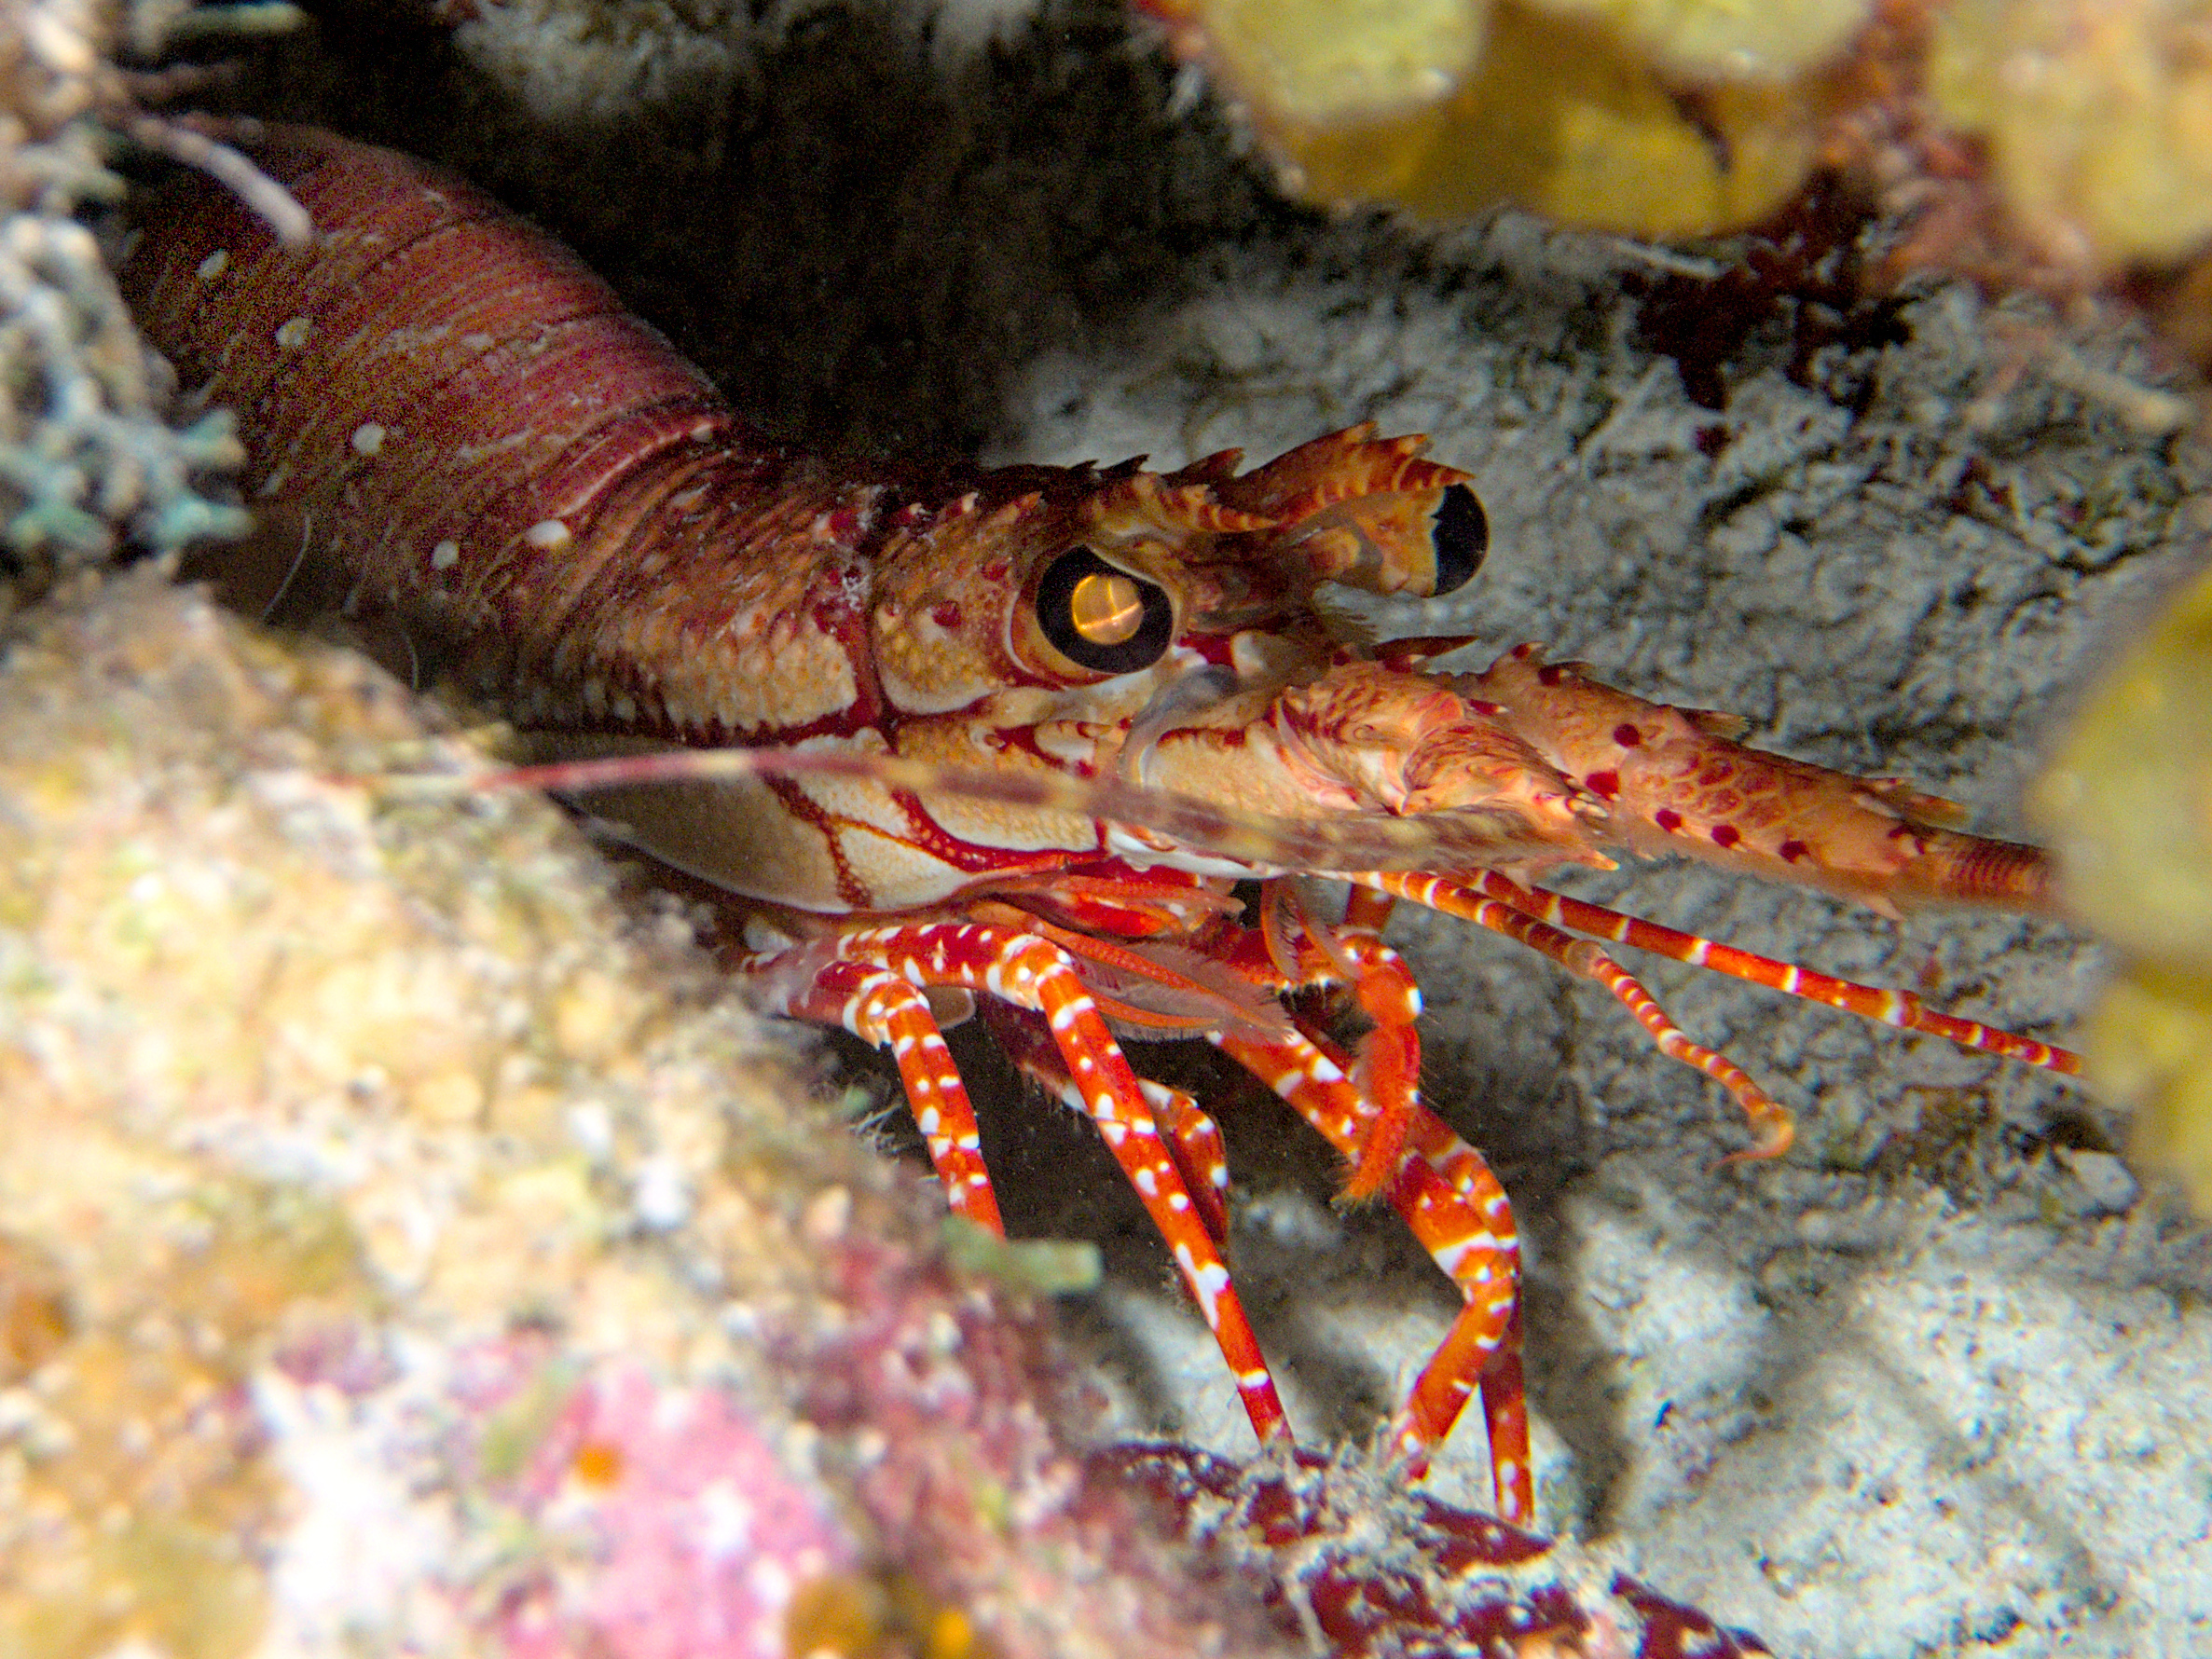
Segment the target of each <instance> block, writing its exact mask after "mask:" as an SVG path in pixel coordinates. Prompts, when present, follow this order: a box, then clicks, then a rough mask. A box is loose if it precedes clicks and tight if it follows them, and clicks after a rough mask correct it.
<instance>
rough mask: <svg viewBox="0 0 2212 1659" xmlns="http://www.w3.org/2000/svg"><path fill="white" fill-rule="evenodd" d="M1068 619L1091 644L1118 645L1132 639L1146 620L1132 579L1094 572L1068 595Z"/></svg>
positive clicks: (1143, 604) (1098, 571)
mask: <svg viewBox="0 0 2212 1659" xmlns="http://www.w3.org/2000/svg"><path fill="white" fill-rule="evenodd" d="M1067 620H1068V621H1069V622H1071V623H1073V624H1075V630H1076V632H1077V633H1079V634H1080V635H1081V636H1082V637H1083V638H1085V639H1088V640H1089V641H1090V642H1091V643H1092V644H1093V645H1120V644H1121V643H1123V642H1124V641H1125V640H1128V639H1131V638H1134V637H1135V634H1136V631H1137V628H1138V626H1139V625H1140V624H1142V623H1143V622H1144V620H1145V598H1144V595H1143V594H1142V593H1140V592H1139V591H1138V589H1137V584H1136V579H1135V578H1134V577H1132V576H1124V575H1122V574H1121V573H1120V571H1119V570H1093V571H1092V572H1091V574H1090V575H1088V576H1086V577H1084V578H1083V579H1082V581H1080V582H1079V583H1076V585H1075V591H1074V592H1073V593H1071V594H1069V595H1068V596H1067Z"/></svg>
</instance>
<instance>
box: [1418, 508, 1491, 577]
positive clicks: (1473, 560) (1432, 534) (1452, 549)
mask: <svg viewBox="0 0 2212 1659" xmlns="http://www.w3.org/2000/svg"><path fill="white" fill-rule="evenodd" d="M1429 545H1430V546H1431V547H1433V548H1435V549H1436V586H1435V587H1433V588H1431V589H1430V590H1429V591H1430V592H1431V593H1432V594H1449V593H1454V592H1457V591H1458V590H1459V589H1460V588H1463V587H1464V586H1466V584H1467V583H1468V582H1469V581H1470V580H1471V579H1472V578H1473V577H1474V574H1475V572H1476V571H1477V570H1479V569H1482V555H1483V554H1484V553H1486V552H1488V551H1489V549H1490V520H1489V519H1488V518H1487V517H1485V516H1484V515H1483V511H1482V502H1481V501H1480V500H1477V497H1476V494H1475V492H1474V491H1473V490H1471V489H1469V488H1468V487H1466V486H1465V485H1463V484H1454V485H1452V486H1450V487H1448V488H1447V489H1446V490H1445V491H1444V500H1442V501H1440V502H1439V503H1437V506H1436V512H1435V513H1433V514H1430V516H1429Z"/></svg>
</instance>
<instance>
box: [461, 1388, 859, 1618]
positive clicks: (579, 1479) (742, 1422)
mask: <svg viewBox="0 0 2212 1659" xmlns="http://www.w3.org/2000/svg"><path fill="white" fill-rule="evenodd" d="M530 1392H536V1391H534V1390H533V1391H530ZM511 1409H514V1410H516V1411H519V1412H522V1413H525V1414H529V1412H530V1411H531V1406H530V1404H529V1392H526V1394H525V1395H523V1396H521V1397H518V1398H517V1399H516V1401H515V1402H514V1404H513V1405H512V1407H511ZM548 1415H549V1417H550V1421H549V1422H548V1423H547V1425H546V1427H545V1428H544V1430H543V1433H542V1435H541V1436H540V1437H538V1438H537V1440H536V1442H535V1444H534V1445H533V1446H530V1447H529V1449H528V1452H527V1460H526V1461H525V1462H524V1464H523V1466H522V1468H521V1470H520V1472H519V1473H518V1474H515V1476H513V1478H512V1479H511V1481H509V1482H495V1488H496V1489H497V1490H498V1491H499V1492H500V1495H501V1497H502V1498H503V1499H504V1500H505V1501H506V1502H507V1503H508V1504H510V1505H511V1506H512V1507H513V1509H514V1511H515V1515H516V1518H517V1519H518V1520H519V1521H520V1522H521V1523H522V1524H523V1528H524V1529H525V1530H526V1531H527V1534H528V1535H529V1538H530V1540H531V1542H530V1544H529V1546H528V1547H526V1549H525V1550H523V1551H522V1552H521V1554H522V1556H524V1558H525V1561H526V1563H527V1565H526V1566H524V1567H523V1569H522V1570H520V1571H518V1573H517V1575H516V1576H515V1579H514V1581H513V1582H512V1584H511V1587H510V1588H509V1590H508V1592H507V1594H506V1595H505V1596H504V1597H501V1605H500V1607H499V1609H498V1611H497V1613H496V1615H495V1620H496V1628H497V1630H498V1633H499V1635H500V1636H501V1638H503V1640H504V1642H505V1644H506V1652H509V1653H510V1654H512V1655H514V1659H784V1655H785V1650H786V1643H785V1631H786V1627H787V1621H788V1619H789V1615H790V1603H791V1599H792V1597H793V1596H794V1595H795V1594H796V1593H798V1592H799V1591H801V1590H802V1589H803V1588H804V1587H805V1586H806V1585H807V1584H811V1583H813V1582H814V1581H817V1580H818V1579H820V1578H822V1577H823V1576H824V1575H825V1574H829V1573H831V1572H837V1571H841V1570H847V1569H849V1568H850V1567H851V1565H852V1562H853V1559H854V1554H855V1552H854V1548H853V1545H852V1542H851V1540H850V1539H849V1538H848V1537H846V1536H845V1533H844V1532H843V1531H842V1530H841V1529H839V1528H838V1527H837V1526H836V1525H835V1523H834V1522H833V1521H832V1520H831V1518H830V1517H829V1515H827V1514H826V1513H825V1512H824V1510H823V1508H822V1506H821V1505H820V1503H819V1502H818V1501H817V1500H816V1498H815V1496H814V1495H813V1494H812V1493H811V1492H810V1491H808V1490H807V1489H806V1488H804V1486H802V1485H800V1484H799V1483H798V1482H797V1481H795V1480H794V1479H793V1478H792V1476H791V1475H790V1473H789V1472H787V1470H786V1469H785V1467H784V1465H783V1464H782V1462H781V1461H780V1460H778V1458H777V1457H776V1452H775V1450H774V1449H773V1448H772V1447H771V1446H769V1445H768V1444H767V1442H766V1441H765V1440H764V1439H763V1437H762V1435H761V1433H760V1431H759V1430H758V1428H757V1427H756V1426H755V1425H754V1423H753V1422H752V1420H751V1419H749V1417H748V1416H747V1415H745V1414H744V1413H743V1412H741V1411H740V1410H739V1409H738V1408H737V1406H736V1405H735V1404H734V1403H733V1401H732V1400H731V1399H730V1398H729V1397H727V1396H726V1395H725V1394H724V1393H722V1392H719V1391H717V1390H715V1389H713V1388H705V1387H676V1386H670V1385H666V1384H662V1383H658V1382H656V1381H654V1380H653V1378H651V1377H649V1376H648V1375H647V1374H646V1373H645V1372H644V1371H643V1370H641V1369H639V1368H638V1367H635V1366H606V1367H602V1368H601V1369H599V1370H598V1371H596V1372H595V1373H593V1374H591V1375H589V1376H586V1377H584V1378H582V1379H581V1380H579V1381H577V1382H575V1383H574V1384H573V1386H572V1387H570V1389H569V1390H568V1392H567V1393H566V1395H565V1397H556V1403H552V1404H551V1410H550V1412H549V1414H548Z"/></svg>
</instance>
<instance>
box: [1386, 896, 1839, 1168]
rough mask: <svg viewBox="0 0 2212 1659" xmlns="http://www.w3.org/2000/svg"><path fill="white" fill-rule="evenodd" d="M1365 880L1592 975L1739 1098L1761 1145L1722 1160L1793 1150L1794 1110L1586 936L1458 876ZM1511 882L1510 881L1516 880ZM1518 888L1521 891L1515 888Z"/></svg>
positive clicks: (1656, 1035) (1670, 1052)
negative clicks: (1681, 1021) (1700, 1039)
mask: <svg viewBox="0 0 2212 1659" xmlns="http://www.w3.org/2000/svg"><path fill="white" fill-rule="evenodd" d="M1351 879H1352V880H1353V881H1356V882H1358V883H1360V884H1362V885H1365V886H1371V887H1376V888H1379V889H1381V891H1382V892H1385V893H1390V894H1394V895H1395V896H1396V897H1398V898H1407V899H1410V900H1412V901H1413V902H1414V903H1415V904H1420V905H1425V906H1427V907H1428V908H1429V909H1430V910H1433V911H1441V912H1443V913H1444V914H1446V915H1448V916H1457V917H1459V918H1460V919H1461V920H1462V921H1466V922H1473V923H1474V924H1476V925H1477V926H1479V927H1487V928H1489V929H1490V930H1491V932H1493V933H1502V934H1504V936H1505V937H1506V938H1508V939H1516V940H1518V941H1519V942H1520V943H1521V944H1524V945H1526V946H1528V947H1529V949H1531V950H1532V951H1535V952H1538V953H1541V954H1543V955H1546V956H1548V957H1550V958H1551V959H1552V960H1553V961H1554V962H1556V963H1558V964H1559V966H1560V967H1563V968H1565V969H1566V970H1567V971H1568V972H1569V973H1571V974H1573V975H1575V976H1577V977H1578V978H1581V979H1586V980H1596V981H1597V982H1598V983H1599V984H1601V985H1602V986H1604V987H1605V989H1606V990H1608V991H1610V992H1612V993H1613V994H1614V997H1615V999H1617V1000H1618V1001H1619V1002H1620V1004H1621V1006H1622V1007H1624V1008H1627V1009H1628V1012H1629V1013H1631V1014H1633V1015H1634V1016H1635V1017H1636V1022H1637V1023H1638V1024H1640V1025H1642V1027H1643V1029H1644V1030H1645V1031H1646V1032H1648V1033H1649V1034H1650V1035H1651V1039H1652V1043H1653V1045H1654V1046H1655V1047H1656V1048H1657V1049H1658V1050H1659V1052H1660V1053H1662V1054H1664V1055H1666V1056H1667V1057H1668V1058H1669V1060H1679V1061H1680V1062H1682V1063H1683V1064H1684V1065H1686V1066H1689V1067H1691V1068H1692V1069H1693V1070H1696V1071H1700V1072H1703V1073H1704V1074H1705V1075H1706V1076H1709V1077H1711V1079H1712V1080H1713V1081H1714V1082H1716V1083H1718V1084H1719V1085H1720V1086H1721V1087H1722V1088H1724V1089H1725V1090H1727V1091H1728V1092H1729V1093H1730V1094H1732V1095H1734V1096H1735V1097H1736V1103H1737V1104H1738V1105H1739V1106H1741V1107H1742V1108H1743V1112H1744V1116H1745V1117H1749V1118H1750V1119H1751V1124H1752V1131H1753V1132H1754V1133H1756V1134H1757V1135H1758V1137H1759V1139H1758V1144H1757V1145H1753V1146H1752V1147H1750V1148H1748V1149H1746V1150H1745V1151H1742V1152H1732V1153H1730V1154H1729V1155H1728V1156H1727V1157H1726V1158H1724V1159H1722V1160H1721V1161H1722V1162H1723V1163H1737V1162H1740V1161H1742V1160H1744V1159H1759V1158H1779V1157H1780V1156H1781V1155H1782V1154H1783V1153H1785V1152H1787V1151H1788V1150H1789V1149H1790V1143H1791V1142H1792V1141H1793V1140H1795V1139H1796V1136H1797V1126H1796V1124H1795V1123H1794V1122H1793V1120H1792V1118H1791V1117H1790V1114H1789V1111H1788V1110H1787V1109H1786V1108H1785V1107H1784V1106H1783V1105H1782V1104H1780V1103H1779V1101H1777V1100H1775V1099H1774V1097H1773V1096H1771V1095H1769V1094H1768V1093H1767V1092H1766V1091H1765V1090H1764V1089H1761V1088H1760V1087H1759V1086H1758V1085H1757V1084H1756V1083H1754V1082H1752V1079H1751V1076H1750V1075H1749V1074H1748V1073H1746V1072H1745V1071H1744V1069H1743V1068H1742V1067H1741V1066H1739V1065H1738V1064H1737V1063H1735V1062H1734V1061H1733V1060H1730V1059H1729V1058H1728V1057H1727V1056H1726V1055H1725V1054H1723V1053H1720V1052H1718V1051H1717V1050H1715V1049H1708V1048H1707V1047H1705V1045H1704V1044H1702V1043H1697V1042H1693V1041H1692V1040H1691V1039H1690V1037H1689V1036H1688V1035H1686V1034H1685V1033H1684V1032H1683V1030H1682V1028H1681V1027H1680V1026H1678V1025H1676V1024H1675V1023H1674V1021H1672V1020H1671V1019H1669V1017H1668V1014H1667V1010H1666V1009H1664V1008H1661V1007H1660V1006H1659V1004H1658V1001H1657V999H1656V998H1655V997H1654V996H1653V995H1652V994H1651V993H1650V992H1649V991H1646V990H1645V989H1644V988H1643V986H1642V984H1640V983H1639V982H1638V981H1637V979H1636V977H1635V975H1633V974H1631V973H1630V972H1628V969H1627V968H1625V967H1622V966H1621V965H1620V964H1619V963H1617V962H1615V961H1614V959H1613V958H1612V957H1610V956H1608V955H1607V954H1606V953H1604V952H1602V951H1601V950H1600V949H1598V947H1597V946H1596V945H1594V944H1592V943H1590V941H1589V940H1588V939H1576V938H1574V937H1573V935H1571V934H1566V933H1562V932H1560V931H1559V929H1558V928H1557V927H1554V926H1553V925H1551V924H1550V923H1548V922H1546V921H1543V920H1542V919H1540V918H1539V917H1538V916H1536V915H1534V914H1532V913H1531V912H1530V911H1527V910H1523V909H1521V908H1520V907H1519V906H1518V905H1517V904H1514V903H1512V902H1510V901H1508V900H1505V899H1501V898H1484V897H1483V896H1482V895H1481V894H1480V893H1479V892H1477V891H1476V890H1475V889H1474V888H1471V887H1466V886H1463V885H1461V884H1459V883H1457V882H1449V881H1446V880H1445V879H1444V878H1443V877H1441V876H1432V875H1420V874H1416V873H1412V872H1409V871H1376V872H1370V873H1367V874H1364V875H1357V876H1353V877H1352V878H1351ZM1506 885H1508V886H1511V885H1512V884H1511V883H1507V884H1506ZM1514 890H1515V891H1516V892H1522V891H1523V890H1522V889H1520V888H1518V887H1516V888H1515V889H1514Z"/></svg>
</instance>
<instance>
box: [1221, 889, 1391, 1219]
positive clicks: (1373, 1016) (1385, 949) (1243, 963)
mask: <svg viewBox="0 0 2212 1659" xmlns="http://www.w3.org/2000/svg"><path fill="white" fill-rule="evenodd" d="M1363 891H1366V889H1363V888H1357V887H1355V888H1353V893H1354V894H1357V893H1360V892H1363ZM1377 897H1379V898H1380V896H1377ZM1379 908H1380V913H1381V916H1382V917H1383V918H1384V919H1387V918H1388V914H1389V908H1390V901H1389V900H1388V898H1381V902H1380V907H1379ZM1377 909H1378V907H1377V906H1374V905H1369V906H1365V907H1363V912H1373V911H1376V910H1377ZM1260 921H1261V926H1260V929H1259V931H1258V933H1257V935H1256V934H1253V933H1251V932H1249V931H1247V932H1246V933H1245V934H1244V935H1243V938H1242V939H1239V940H1237V941H1236V944H1235V945H1234V947H1233V948H1232V950H1231V952H1230V959H1231V961H1232V963H1233V965H1234V966H1235V967H1236V968H1237V970H1238V971H1239V972H1240V973H1242V974H1243V975H1244V977H1246V978H1247V979H1249V980H1252V981H1253V982H1254V983H1255V984H1259V985H1266V986H1268V987H1270V988H1271V989H1275V990H1298V991H1302V990H1309V989H1315V988H1320V987H1327V986H1344V987H1346V988H1347V989H1349V990H1350V992H1351V993H1352V998H1353V1002H1354V1003H1356V1004H1357V1005H1358V1007H1359V1009H1360V1011H1361V1012H1362V1013H1364V1014H1365V1015H1367V1019H1368V1020H1369V1021H1372V1023H1373V1028H1372V1029H1371V1030H1370V1031H1369V1032H1368V1033H1367V1035H1365V1036H1364V1037H1362V1038H1361V1039H1360V1041H1359V1049H1358V1060H1357V1062H1356V1063H1355V1064H1354V1066H1353V1074H1352V1084H1353V1090H1354V1092H1355V1093H1356V1094H1357V1096H1358V1097H1359V1098H1360V1099H1362V1100H1364V1101H1367V1103H1369V1104H1371V1105H1372V1106H1373V1107H1374V1110H1373V1112H1372V1113H1370V1114H1369V1116H1368V1117H1367V1120H1366V1130H1367V1139H1366V1141H1365V1143H1364V1144H1363V1145H1361V1146H1360V1148H1359V1150H1358V1151H1357V1152H1353V1153H1346V1154H1345V1156H1346V1157H1347V1158H1348V1159H1350V1160H1351V1165H1352V1168H1351V1172H1350V1174H1349V1175H1348V1176H1347V1177H1346V1179H1345V1182H1344V1194H1343V1196H1344V1198H1345V1199H1346V1200H1348V1201H1350V1202H1353V1203H1358V1202H1361V1201H1362V1200H1367V1199H1370V1198H1373V1197H1374V1196H1375V1195H1376V1194H1377V1193H1379V1192H1381V1191H1382V1190H1383V1189H1384V1188H1385V1187H1386V1186H1388V1185H1389V1184H1390V1180H1391V1177H1392V1176H1393V1175H1394V1174H1395V1172H1396V1171H1397V1167H1398V1164H1399V1162H1400V1161H1401V1160H1402V1159H1404V1157H1405V1154H1406V1145H1407V1136H1408V1134H1409V1133H1410V1132H1411V1130H1412V1125H1413V1119H1414V1115H1415V1113H1417V1112H1418V1111H1420V1109H1421V1036H1420V1034H1419V1033H1418V1032H1417V1031H1416V1030H1415V1029H1414V1021H1417V1020H1418V1019H1420V1018H1421V987H1420V986H1419V985H1418V984H1416V983H1415V982H1414V980H1413V973H1412V970H1411V969H1409V968H1408V967H1407V966H1406V964H1405V960H1404V959H1403V958H1402V957H1400V956H1399V955H1398V953H1396V952H1395V951H1394V950H1392V949H1391V948H1390V947H1389V946H1388V945H1386V944H1384V943H1383V942H1382V940H1381V938H1380V937H1379V936H1378V935H1377V934H1376V933H1375V932H1374V931H1373V930H1372V929H1370V928H1367V927H1365V926H1359V925H1345V926H1340V927H1332V926H1330V925H1328V924H1326V923H1325V922H1322V921H1319V920H1318V919H1316V918H1315V917H1314V916H1313V915H1312V913H1311V912H1309V911H1308V910H1307V908H1306V906H1305V903H1304V901H1303V900H1302V899H1301V898H1299V897H1298V890H1297V888H1296V887H1295V886H1294V885H1293V884H1290V883H1288V882H1271V883H1270V884H1268V888H1267V891H1266V893H1265V895H1264V896H1263V898H1262V901H1261V907H1260Z"/></svg>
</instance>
